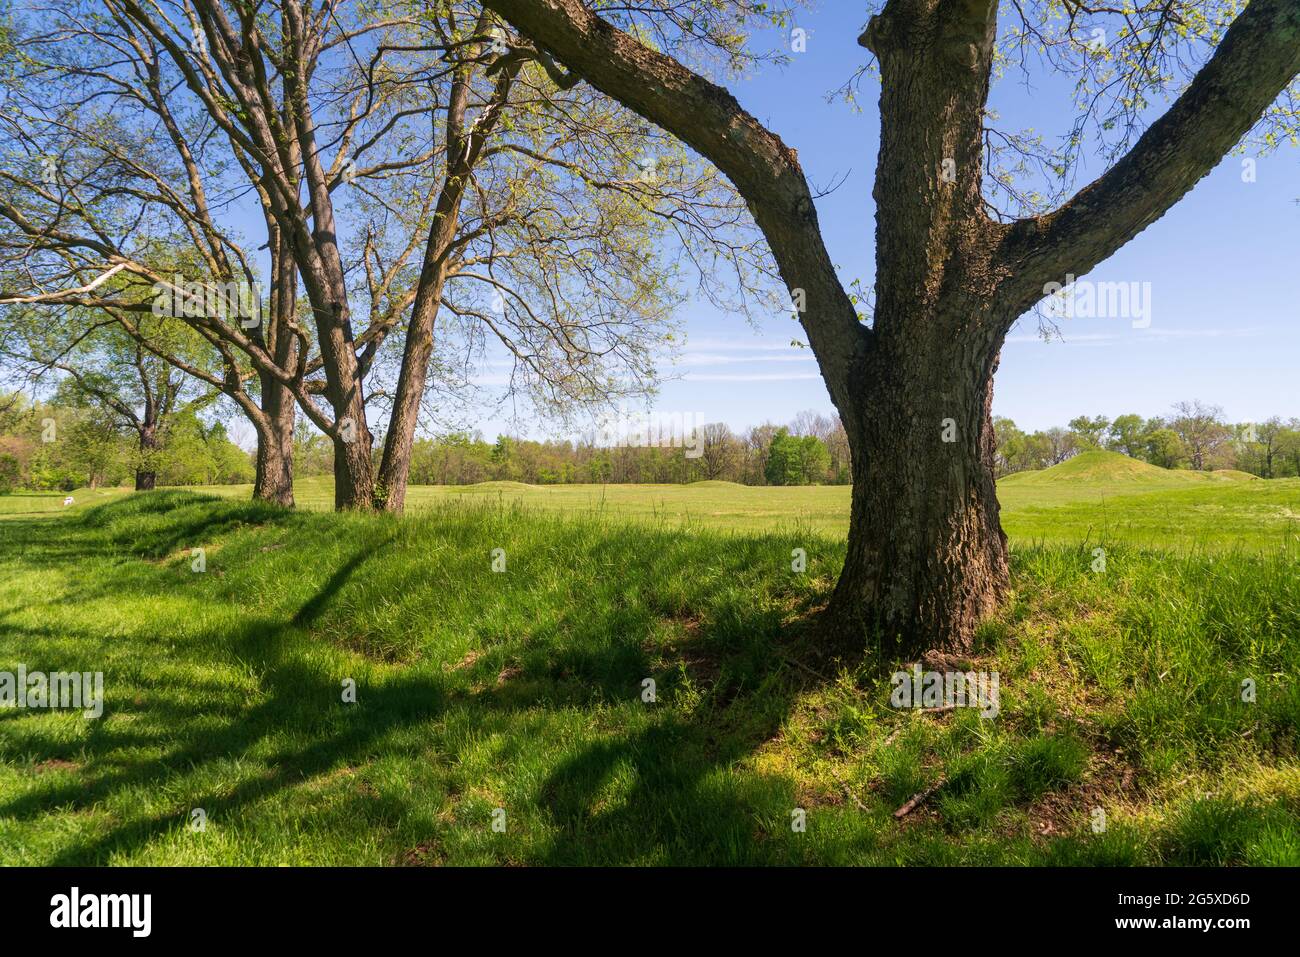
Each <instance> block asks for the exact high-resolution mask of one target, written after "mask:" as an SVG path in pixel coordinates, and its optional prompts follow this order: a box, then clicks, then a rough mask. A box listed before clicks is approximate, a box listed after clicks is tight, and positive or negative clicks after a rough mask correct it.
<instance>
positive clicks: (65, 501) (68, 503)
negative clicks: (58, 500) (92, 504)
mask: <svg viewBox="0 0 1300 957" xmlns="http://www.w3.org/2000/svg"><path fill="white" fill-rule="evenodd" d="M63 504H64V505H71V504H72V496H71V495H69V496H68V497H67V498H65V499H64V500H63Z"/></svg>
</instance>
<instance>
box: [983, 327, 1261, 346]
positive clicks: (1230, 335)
mask: <svg viewBox="0 0 1300 957" xmlns="http://www.w3.org/2000/svg"><path fill="white" fill-rule="evenodd" d="M1269 331H1270V330H1268V329H1265V328H1263V327H1262V326H1248V327H1245V328H1241V329H1161V328H1159V327H1153V328H1150V329H1123V330H1120V331H1116V332H1077V333H1076V332H1063V333H1062V334H1061V335H1060V336H1056V335H1053V336H1052V337H1051V338H1050V339H1048V340H1044V339H1043V337H1042V336H1030V335H1020V336H1007V343H1008V344H1020V343H1026V342H1037V343H1040V344H1047V345H1065V346H1068V345H1104V344H1107V343H1112V342H1122V343H1125V344H1129V343H1142V342H1168V341H1170V340H1172V339H1244V338H1251V337H1254V336H1261V335H1264V334H1266V333H1267V332H1269Z"/></svg>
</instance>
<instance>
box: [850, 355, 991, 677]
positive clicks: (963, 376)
mask: <svg viewBox="0 0 1300 957" xmlns="http://www.w3.org/2000/svg"><path fill="white" fill-rule="evenodd" d="M919 345H921V344H920V343H916V342H913V343H911V344H910V348H909V350H908V352H907V353H906V354H905V355H899V356H898V357H897V358H896V359H892V360H886V361H882V362H879V364H878V365H877V364H874V363H873V366H874V371H875V376H873V377H872V378H871V379H869V380H868V383H867V385H866V388H865V389H864V390H863V394H862V395H861V398H860V400H859V402H858V403H857V406H858V408H857V414H855V415H853V416H851V417H850V419H849V422H851V423H852V424H851V425H850V424H849V422H846V429H848V436H849V444H850V448H851V450H852V457H851V464H852V471H853V493H852V494H853V498H852V512H851V516H850V526H849V538H848V552H847V555H846V558H845V563H844V569H843V571H842V572H841V575H840V580H839V582H838V584H837V585H836V588H835V593H834V595H833V596H832V598H831V604H830V607H829V608H828V612H827V614H828V617H829V619H830V621H831V623H832V625H833V627H834V628H836V629H837V630H838V631H840V633H841V634H844V635H847V636H848V637H850V638H851V639H853V640H854V641H855V642H858V643H861V641H862V640H863V639H866V640H867V641H868V642H870V643H872V644H876V645H879V646H881V647H882V648H884V649H887V650H889V651H890V652H897V653H919V652H923V651H925V650H927V649H928V648H930V647H935V646H942V647H943V648H945V649H947V650H949V651H968V650H970V648H971V646H972V641H973V639H974V636H975V631H976V628H977V626H978V625H979V622H980V621H981V620H982V619H983V618H984V617H985V616H987V615H989V614H991V613H992V612H993V611H994V610H995V609H996V608H997V606H998V603H999V602H1000V601H1001V599H1002V598H1003V597H1004V596H1005V594H1006V592H1007V587H1008V567H1007V539H1006V536H1005V535H1004V534H1003V532H1002V527H1001V525H1000V523H999V520H998V500H997V496H996V493H995V488H994V479H993V456H994V450H995V442H994V436H993V424H992V418H991V408H992V401H993V371H994V369H995V368H996V365H997V360H996V357H995V358H993V359H992V361H991V362H978V361H977V362H976V363H971V361H970V357H969V356H967V355H966V354H965V350H963V349H961V348H960V347H958V346H957V345H956V344H954V343H953V342H951V341H949V342H935V343H933V348H932V349H926V348H924V347H922V348H917V346H919Z"/></svg>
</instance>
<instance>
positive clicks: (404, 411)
mask: <svg viewBox="0 0 1300 957" xmlns="http://www.w3.org/2000/svg"><path fill="white" fill-rule="evenodd" d="M440 222H441V221H440ZM436 228H437V227H435V229H436ZM433 247H434V241H433V240H432V239H431V240H430V252H429V254H428V255H429V256H433V257H434V258H435V260H436V261H430V260H428V259H426V262H425V269H424V271H423V272H422V273H421V276H420V287H419V289H418V290H417V292H416V296H415V305H414V307H413V310H412V313H411V323H410V326H409V328H408V329H407V333H406V346H405V348H404V349H403V352H402V370H401V372H400V373H399V374H398V377H397V392H396V393H395V394H394V396H393V411H392V414H391V416H390V417H389V420H388V434H387V435H386V436H385V438H384V454H383V458H382V459H381V461H380V463H379V482H378V484H377V486H376V494H375V504H376V505H377V506H378V507H379V508H382V509H385V510H386V511H389V512H396V513H399V514H400V513H401V511H402V510H403V509H404V508H405V507H406V485H407V482H408V480H409V479H410V472H411V449H412V447H413V446H414V444H415V427H416V424H417V422H418V420H419V415H420V400H421V399H423V398H424V387H425V384H426V382H427V381H428V374H429V357H430V356H431V355H432V354H433V320H434V317H435V316H436V315H437V313H438V306H439V304H440V303H441V302H442V286H443V283H444V281H445V279H446V274H447V273H446V265H445V263H444V262H443V261H442V259H441V257H440V256H437V255H436V253H435V250H434V248H433Z"/></svg>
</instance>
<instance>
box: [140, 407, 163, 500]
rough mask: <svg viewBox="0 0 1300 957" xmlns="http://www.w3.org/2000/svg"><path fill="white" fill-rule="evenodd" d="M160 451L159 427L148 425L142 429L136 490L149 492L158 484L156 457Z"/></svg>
mask: <svg viewBox="0 0 1300 957" xmlns="http://www.w3.org/2000/svg"><path fill="white" fill-rule="evenodd" d="M157 451H158V426H157V425H155V424H153V423H148V424H146V425H144V426H142V427H141V429H140V467H139V468H137V469H136V470H135V490H136V491H137V492H147V491H149V490H150V489H152V488H154V487H155V486H156V485H157V484H158V473H157V472H156V471H155V470H154V464H153V463H154V455H155V454H156V453H157Z"/></svg>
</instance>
